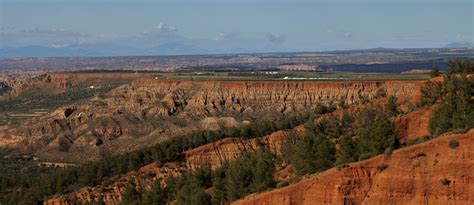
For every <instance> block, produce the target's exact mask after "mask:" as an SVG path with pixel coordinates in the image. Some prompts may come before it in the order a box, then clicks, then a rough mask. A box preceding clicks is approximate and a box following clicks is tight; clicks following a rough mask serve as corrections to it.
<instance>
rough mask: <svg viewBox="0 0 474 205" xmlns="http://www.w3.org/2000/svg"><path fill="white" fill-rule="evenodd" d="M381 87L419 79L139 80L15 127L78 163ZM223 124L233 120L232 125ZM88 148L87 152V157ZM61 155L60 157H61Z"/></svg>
mask: <svg viewBox="0 0 474 205" xmlns="http://www.w3.org/2000/svg"><path fill="white" fill-rule="evenodd" d="M65 75H66V74H65ZM45 78H46V79H45V80H46V81H48V79H51V81H52V82H57V81H59V82H60V80H52V79H53V78H59V79H69V78H68V76H49V77H45ZM78 79H80V78H78ZM378 88H384V89H386V90H387V94H388V95H395V96H403V95H405V94H407V93H416V92H418V88H417V85H416V82H396V81H391V82H287V81H267V82H265V81H264V82H243V81H211V82H210V81H167V80H155V79H138V80H136V81H134V82H133V83H132V84H130V85H124V86H121V87H118V88H116V89H114V90H112V91H111V92H109V93H108V94H106V95H105V96H104V97H96V98H93V99H90V100H88V101H84V102H79V103H76V104H74V105H70V106H66V107H62V108H60V109H57V110H56V111H54V112H52V113H50V114H47V115H45V116H42V117H38V118H34V119H32V120H30V121H28V122H25V123H24V124H22V125H20V126H19V127H18V128H16V129H13V130H10V132H9V133H10V135H15V136H20V137H24V138H25V140H21V141H19V142H18V143H16V145H17V146H19V147H22V148H23V149H25V150H35V151H36V153H37V155H38V156H39V157H40V158H41V159H43V160H48V161H54V162H74V161H75V160H77V159H78V158H81V159H87V160H89V159H97V158H100V157H101V156H103V155H110V154H115V153H119V152H122V151H124V150H130V149H136V148H139V147H140V146H141V145H143V144H150V143H156V142H159V141H161V140H163V139H165V138H166V137H170V136H173V135H174V134H175V133H182V132H183V131H185V130H190V129H191V128H190V127H193V126H194V127H195V129H199V127H200V126H199V125H198V124H199V122H200V121H202V120H203V119H206V118H208V117H216V116H219V117H222V116H225V117H232V118H235V119H237V120H238V121H240V120H245V119H253V118H259V119H272V118H274V117H275V116H279V115H282V114H285V113H290V112H300V111H304V110H308V109H312V108H313V107H314V106H315V104H316V103H318V102H320V103H329V102H337V101H338V100H339V99H341V98H342V99H345V101H346V102H347V103H348V104H354V103H358V102H360V100H361V98H362V97H364V98H368V99H373V98H375V93H376V90H377V89H378ZM221 125H222V126H229V125H228V124H227V123H222V124H221ZM58 136H60V137H61V139H58ZM3 139H11V136H0V141H2V140H3ZM0 144H6V143H0ZM9 146H11V143H9ZM68 153H71V154H70V155H69V154H68ZM82 153H88V155H87V156H82V155H81V154H82ZM59 155H61V156H62V158H61V159H60V158H58V157H57V156H59ZM79 155H81V156H80V157H78V156H79ZM74 156H76V157H74ZM72 158H75V159H72Z"/></svg>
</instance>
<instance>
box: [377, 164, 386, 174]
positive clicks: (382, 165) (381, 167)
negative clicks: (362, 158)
mask: <svg viewBox="0 0 474 205" xmlns="http://www.w3.org/2000/svg"><path fill="white" fill-rule="evenodd" d="M387 168H388V164H385V163H384V164H379V165H378V166H377V172H379V173H380V172H382V171H383V170H385V169H387Z"/></svg>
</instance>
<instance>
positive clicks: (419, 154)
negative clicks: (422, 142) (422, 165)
mask: <svg viewBox="0 0 474 205" xmlns="http://www.w3.org/2000/svg"><path fill="white" fill-rule="evenodd" d="M418 157H426V153H424V152H418V153H416V154H415V156H413V157H411V158H412V159H415V158H418Z"/></svg>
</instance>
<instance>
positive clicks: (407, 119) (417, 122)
mask: <svg viewBox="0 0 474 205" xmlns="http://www.w3.org/2000/svg"><path fill="white" fill-rule="evenodd" d="M432 112H433V108H423V109H420V110H417V111H414V112H410V113H408V114H406V115H402V116H400V117H398V118H396V119H395V130H396V131H397V134H398V136H399V138H400V141H402V142H406V141H407V140H415V139H417V138H422V137H425V136H429V135H430V131H429V130H428V127H429V122H430V118H431V115H432Z"/></svg>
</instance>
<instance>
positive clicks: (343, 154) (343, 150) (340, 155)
mask: <svg viewBox="0 0 474 205" xmlns="http://www.w3.org/2000/svg"><path fill="white" fill-rule="evenodd" d="M339 145H340V147H339V149H338V150H337V152H336V165H341V164H346V163H351V162H355V161H357V159H358V156H357V147H356V145H355V143H354V140H352V139H351V138H350V137H343V138H342V139H341V141H340V143H339Z"/></svg>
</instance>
